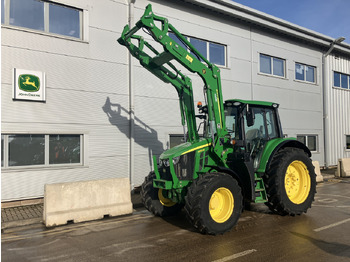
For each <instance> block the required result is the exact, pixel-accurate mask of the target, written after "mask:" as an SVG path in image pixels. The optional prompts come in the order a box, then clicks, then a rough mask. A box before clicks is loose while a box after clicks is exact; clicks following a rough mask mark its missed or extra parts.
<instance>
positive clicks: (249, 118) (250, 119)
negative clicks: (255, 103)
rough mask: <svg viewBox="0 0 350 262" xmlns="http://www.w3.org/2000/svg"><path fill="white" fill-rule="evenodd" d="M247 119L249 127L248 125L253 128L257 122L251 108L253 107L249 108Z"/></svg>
mask: <svg viewBox="0 0 350 262" xmlns="http://www.w3.org/2000/svg"><path fill="white" fill-rule="evenodd" d="M246 118H247V125H248V127H251V126H253V125H254V122H255V114H254V110H253V108H251V107H248V108H247V111H246Z"/></svg>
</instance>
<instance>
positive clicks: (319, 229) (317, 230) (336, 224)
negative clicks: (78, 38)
mask: <svg viewBox="0 0 350 262" xmlns="http://www.w3.org/2000/svg"><path fill="white" fill-rule="evenodd" d="M346 222H350V218H348V219H345V220H342V221H339V222H337V223H333V224H330V225H328V226H324V227H320V228H316V229H314V231H315V232H320V231H322V230H325V229H328V228H332V227H336V226H339V225H341V224H344V223H346Z"/></svg>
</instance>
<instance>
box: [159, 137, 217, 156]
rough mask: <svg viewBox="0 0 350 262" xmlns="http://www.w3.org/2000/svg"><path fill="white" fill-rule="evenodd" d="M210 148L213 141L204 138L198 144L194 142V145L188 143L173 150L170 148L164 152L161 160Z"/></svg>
mask: <svg viewBox="0 0 350 262" xmlns="http://www.w3.org/2000/svg"><path fill="white" fill-rule="evenodd" d="M208 146H211V139H205V138H202V139H200V140H199V141H197V142H192V143H191V142H187V143H183V144H180V145H177V146H175V147H173V148H170V149H169V150H166V151H164V152H163V153H162V154H161V155H160V157H159V158H160V159H162V160H163V159H169V158H173V157H177V156H181V155H184V154H187V153H190V152H193V151H196V150H199V149H201V148H205V147H208Z"/></svg>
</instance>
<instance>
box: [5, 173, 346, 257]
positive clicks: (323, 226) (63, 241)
mask: <svg viewBox="0 0 350 262" xmlns="http://www.w3.org/2000/svg"><path fill="white" fill-rule="evenodd" d="M349 232H350V179H349V178H342V179H330V180H328V181H326V182H324V183H321V184H319V185H318V186H317V194H316V198H315V202H314V203H313V206H312V208H311V209H310V210H309V211H308V213H307V214H303V215H301V216H296V217H289V216H279V215H275V214H272V213H270V212H269V210H268V208H267V207H265V205H263V204H252V205H251V208H250V210H245V211H244V212H243V214H242V216H241V218H240V220H239V222H238V224H237V226H236V227H235V228H234V229H233V230H232V231H231V232H229V233H226V234H224V235H219V236H208V235H202V234H199V233H197V232H196V231H195V230H194V229H193V228H192V227H191V225H190V224H189V223H188V222H187V220H186V218H185V215H184V213H180V214H179V215H178V216H175V217H171V218H166V219H163V218H159V217H154V216H153V215H151V214H150V213H149V212H147V211H146V210H144V209H143V208H139V209H137V210H135V211H134V214H133V215H130V216H124V217H118V218H109V219H103V220H99V221H94V222H88V223H81V224H70V225H66V226H61V227H56V228H53V229H45V228H44V226H43V225H41V224H36V225H32V226H27V227H20V228H13V229H7V230H5V231H4V232H3V234H2V251H1V252H2V261H216V262H224V261H350V233H349Z"/></svg>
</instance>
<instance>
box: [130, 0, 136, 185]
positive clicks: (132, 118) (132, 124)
mask: <svg viewBox="0 0 350 262" xmlns="http://www.w3.org/2000/svg"><path fill="white" fill-rule="evenodd" d="M135 1H136V0H128V24H129V27H130V28H131V27H132V26H133V25H134V3H135ZM128 65H129V74H128V77H129V79H128V82H129V119H130V122H129V124H130V126H129V128H130V133H129V134H130V136H129V179H130V187H131V190H133V189H134V174H135V168H134V166H135V165H134V158H135V157H134V156H135V153H134V152H135V150H134V135H135V128H134V127H135V111H134V110H135V105H134V79H133V75H134V69H133V67H134V64H133V58H132V55H131V53H130V52H128Z"/></svg>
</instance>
